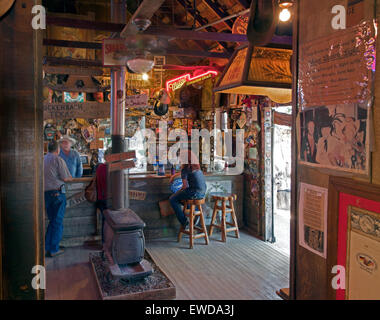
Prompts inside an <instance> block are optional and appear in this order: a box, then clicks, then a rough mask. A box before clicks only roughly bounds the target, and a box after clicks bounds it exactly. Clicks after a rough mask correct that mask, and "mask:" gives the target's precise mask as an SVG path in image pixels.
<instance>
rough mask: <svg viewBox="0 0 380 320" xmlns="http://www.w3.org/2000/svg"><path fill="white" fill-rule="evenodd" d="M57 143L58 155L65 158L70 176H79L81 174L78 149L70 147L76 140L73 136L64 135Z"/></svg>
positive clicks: (81, 167)
mask: <svg viewBox="0 0 380 320" xmlns="http://www.w3.org/2000/svg"><path fill="white" fill-rule="evenodd" d="M59 143H60V147H61V152H60V153H59V156H60V157H61V158H62V159H63V160H65V162H66V165H67V168H68V169H69V171H70V173H71V176H72V177H73V178H81V177H82V174H83V166H82V161H80V156H79V153H78V151H76V150H73V149H71V147H72V146H73V145H74V144H75V143H76V141H75V140H74V139H73V138H71V137H69V136H67V135H65V136H63V137H62V138H61V139H60V140H59Z"/></svg>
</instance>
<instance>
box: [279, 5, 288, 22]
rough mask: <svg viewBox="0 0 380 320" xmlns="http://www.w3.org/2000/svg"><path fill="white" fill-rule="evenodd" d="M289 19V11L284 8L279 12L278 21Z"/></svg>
mask: <svg viewBox="0 0 380 320" xmlns="http://www.w3.org/2000/svg"><path fill="white" fill-rule="evenodd" d="M290 17H291V13H290V11H289V9H287V8H284V9H282V10H281V12H280V20H281V21H282V22H286V21H288V20H289V19H290Z"/></svg>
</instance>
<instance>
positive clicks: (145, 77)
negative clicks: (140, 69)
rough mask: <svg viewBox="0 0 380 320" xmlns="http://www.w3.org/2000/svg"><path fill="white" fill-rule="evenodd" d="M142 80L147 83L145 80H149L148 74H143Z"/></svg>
mask: <svg viewBox="0 0 380 320" xmlns="http://www.w3.org/2000/svg"><path fill="white" fill-rule="evenodd" d="M142 79H143V80H144V81H147V80H148V79H149V76H148V74H146V73H143V75H142Z"/></svg>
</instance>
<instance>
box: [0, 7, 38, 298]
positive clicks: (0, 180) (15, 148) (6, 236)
mask: <svg viewBox="0 0 380 320" xmlns="http://www.w3.org/2000/svg"><path fill="white" fill-rule="evenodd" d="M34 5H41V0H24V1H16V2H15V4H14V5H13V7H12V8H11V9H10V11H9V12H7V13H6V14H5V15H4V16H3V17H2V18H1V22H0V38H1V41H2V46H1V50H0V74H1V77H0V105H1V113H0V121H1V122H0V134H1V137H2V139H1V140H2V141H1V143H0V166H1V169H0V190H1V195H0V196H1V220H2V227H3V228H2V230H1V231H2V232H1V235H2V237H3V239H2V240H3V248H2V249H3V265H2V268H3V279H2V280H3V287H4V291H3V297H4V298H5V299H28V300H31V299H43V297H44V294H43V290H41V289H39V290H35V289H34V288H33V287H32V280H33V278H34V277H35V274H32V268H33V267H34V266H35V265H44V252H43V246H44V223H43V216H44V213H43V212H44V204H43V179H42V177H43V139H42V137H43V118H42V116H43V107H42V52H41V50H42V32H43V30H38V31H37V30H33V29H32V26H31V21H32V17H33V15H32V7H33V6H34Z"/></svg>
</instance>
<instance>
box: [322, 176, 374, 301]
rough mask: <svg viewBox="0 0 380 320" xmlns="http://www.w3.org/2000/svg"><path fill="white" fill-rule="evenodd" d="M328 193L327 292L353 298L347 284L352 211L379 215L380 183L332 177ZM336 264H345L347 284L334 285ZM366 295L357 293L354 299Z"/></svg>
mask: <svg viewBox="0 0 380 320" xmlns="http://www.w3.org/2000/svg"><path fill="white" fill-rule="evenodd" d="M328 189H329V195H328V202H329V204H328V208H329V209H328V234H329V238H328V239H329V240H328V247H327V265H326V268H327V269H326V270H328V276H327V283H326V288H327V296H328V299H330V300H346V299H347V298H350V297H349V295H348V291H346V290H347V288H350V283H348V281H350V275H352V273H351V272H352V270H353V269H352V268H351V267H352V266H351V267H350V264H347V257H348V254H350V251H349V250H350V248H351V247H352V241H348V240H349V238H348V237H349V236H350V229H349V223H348V222H349V221H348V217H349V213H350V210H352V208H354V210H360V211H362V212H371V213H374V214H376V215H378V216H379V218H380V200H379V195H380V186H379V185H374V184H371V183H368V182H362V181H358V180H352V179H349V178H345V177H336V176H335V177H334V176H332V177H330V179H329V187H328ZM334 266H339V267H340V268H343V270H344V274H341V275H340V276H341V277H343V276H344V281H345V283H344V286H342V287H339V288H333V286H332V283H333V281H335V280H334V277H336V276H337V273H336V272H335V273H334V272H332V270H334V269H333V268H334ZM354 272H355V270H354ZM362 298H363V299H365V298H366V297H364V296H362V297H355V299H362Z"/></svg>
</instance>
